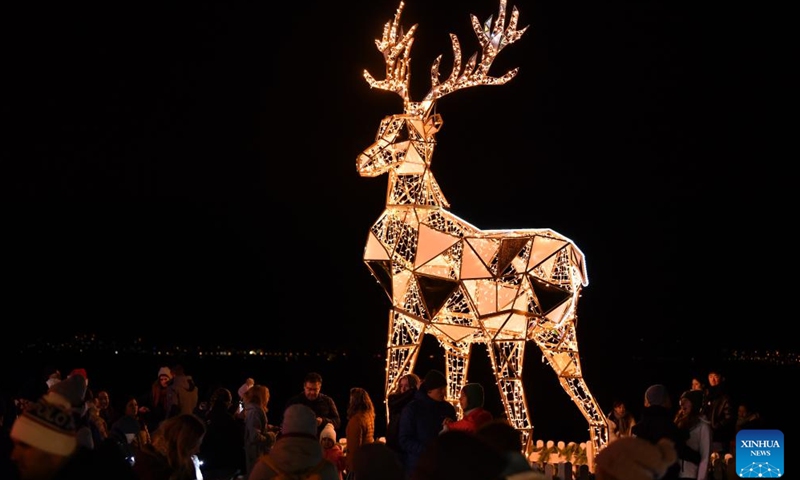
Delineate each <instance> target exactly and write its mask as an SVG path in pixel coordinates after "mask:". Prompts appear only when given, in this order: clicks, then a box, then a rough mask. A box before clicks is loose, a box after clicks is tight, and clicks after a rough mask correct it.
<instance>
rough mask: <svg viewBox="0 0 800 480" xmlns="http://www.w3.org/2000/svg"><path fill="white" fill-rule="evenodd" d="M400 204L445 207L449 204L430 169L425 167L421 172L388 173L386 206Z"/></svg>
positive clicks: (397, 205)
mask: <svg viewBox="0 0 800 480" xmlns="http://www.w3.org/2000/svg"><path fill="white" fill-rule="evenodd" d="M400 206H409V207H425V208H447V207H449V206H450V204H449V203H448V202H447V199H445V198H444V194H443V193H442V190H441V189H440V188H439V184H438V183H437V182H436V179H435V178H434V177H433V173H432V172H431V171H430V169H425V171H424V172H423V173H413V174H399V173H397V172H390V173H389V189H388V193H387V195H386V207H387V208H392V207H400Z"/></svg>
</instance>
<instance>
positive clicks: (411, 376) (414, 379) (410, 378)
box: [401, 373, 422, 389]
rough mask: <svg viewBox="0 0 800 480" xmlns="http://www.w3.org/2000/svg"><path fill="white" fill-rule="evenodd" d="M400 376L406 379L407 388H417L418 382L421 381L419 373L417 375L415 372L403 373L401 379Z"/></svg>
mask: <svg viewBox="0 0 800 480" xmlns="http://www.w3.org/2000/svg"><path fill="white" fill-rule="evenodd" d="M402 378H405V379H406V381H407V382H408V387H409V388H413V389H418V388H419V384H420V383H422V379H420V378H419V375H417V374H416V373H407V374H405V375H403V376H402V377H401V379H402Z"/></svg>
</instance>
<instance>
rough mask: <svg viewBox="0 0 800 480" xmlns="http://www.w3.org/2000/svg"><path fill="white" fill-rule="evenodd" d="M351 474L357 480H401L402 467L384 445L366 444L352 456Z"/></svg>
mask: <svg viewBox="0 0 800 480" xmlns="http://www.w3.org/2000/svg"><path fill="white" fill-rule="evenodd" d="M353 474H354V476H355V478H356V479H357V480H403V465H402V464H401V463H400V460H399V459H398V458H397V454H396V453H395V452H394V451H393V450H392V449H391V448H389V447H387V446H386V444H385V443H382V442H373V443H367V444H364V445H361V447H359V448H358V450H356V451H355V453H354V454H353Z"/></svg>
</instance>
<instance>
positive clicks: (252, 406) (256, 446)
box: [244, 384, 277, 475]
mask: <svg viewBox="0 0 800 480" xmlns="http://www.w3.org/2000/svg"><path fill="white" fill-rule="evenodd" d="M244 399H245V403H244V456H245V467H246V469H247V470H246V473H247V474H248V475H249V474H250V472H251V471H252V470H253V466H254V465H255V464H256V462H257V461H258V457H260V456H261V455H262V454H264V453H267V452H269V449H270V448H271V447H272V445H274V444H275V438H276V435H275V432H276V430H277V429H276V428H275V427H273V426H272V425H270V424H269V421H268V419H267V412H268V411H269V408H267V405H268V404H269V389H268V388H267V387H266V386H264V385H260V384H256V385H253V386H252V387H250V388H249V389H248V390H247V391H246V392H245V394H244Z"/></svg>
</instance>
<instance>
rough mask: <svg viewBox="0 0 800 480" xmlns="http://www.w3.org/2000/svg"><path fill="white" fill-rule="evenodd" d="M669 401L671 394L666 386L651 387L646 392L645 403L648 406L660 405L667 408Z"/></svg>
mask: <svg viewBox="0 0 800 480" xmlns="http://www.w3.org/2000/svg"><path fill="white" fill-rule="evenodd" d="M667 400H669V393H668V392H667V387H665V386H664V385H661V384H660V383H659V384H656V385H651V386H650V388H648V389H647V391H646V392H644V401H645V402H646V403H647V404H648V405H651V406H652V405H658V406H661V407H665V406H666V403H667Z"/></svg>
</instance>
